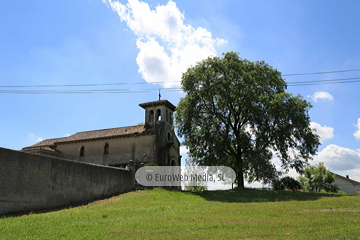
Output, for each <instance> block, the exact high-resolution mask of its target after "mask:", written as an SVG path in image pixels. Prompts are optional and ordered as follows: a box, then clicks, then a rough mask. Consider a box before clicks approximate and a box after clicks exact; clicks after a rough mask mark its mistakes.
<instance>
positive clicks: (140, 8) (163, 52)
mask: <svg viewBox="0 0 360 240" xmlns="http://www.w3.org/2000/svg"><path fill="white" fill-rule="evenodd" d="M102 1H103V2H104V3H107V4H108V5H109V6H110V7H111V9H112V10H113V11H115V12H116V13H117V14H118V15H119V17H120V20H121V21H124V22H125V23H126V24H127V26H128V27H129V28H130V29H131V30H132V31H133V32H134V34H135V35H136V36H137V41H136V45H137V47H138V49H139V54H138V56H137V58H136V62H137V64H138V66H139V72H140V73H141V75H142V77H143V79H145V81H147V82H150V83H151V82H165V84H164V86H165V87H171V86H179V85H180V82H174V81H180V80H181V76H182V73H183V72H185V71H186V70H187V68H189V67H190V66H191V65H194V64H196V63H197V62H198V61H201V60H202V59H205V58H207V57H209V56H216V50H215V47H216V46H219V45H221V44H224V43H227V41H226V40H224V39H219V38H213V37H212V34H211V32H209V31H208V30H207V29H205V28H202V27H198V28H194V27H192V26H191V25H188V24H185V23H184V20H185V16H184V14H183V13H182V12H180V10H179V9H178V8H177V6H176V3H175V2H173V1H171V0H170V1H169V2H168V3H167V4H166V5H158V6H157V7H155V9H151V8H150V6H149V4H147V3H145V2H141V1H139V0H128V2H127V3H126V4H122V3H120V2H116V1H113V0H102Z"/></svg>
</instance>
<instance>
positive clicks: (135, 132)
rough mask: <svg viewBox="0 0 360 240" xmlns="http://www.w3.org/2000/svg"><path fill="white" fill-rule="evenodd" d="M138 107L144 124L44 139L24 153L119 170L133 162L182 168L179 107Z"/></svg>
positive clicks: (165, 103)
mask: <svg viewBox="0 0 360 240" xmlns="http://www.w3.org/2000/svg"><path fill="white" fill-rule="evenodd" d="M139 106H140V107H142V108H143V109H144V110H145V124H143V125H135V126H128V127H118V128H109V129H101V130H93V131H85V132H77V133H75V134H73V135H71V136H68V137H62V138H53V139H46V140H43V141H41V142H39V143H36V144H34V145H31V146H29V147H24V148H23V149H22V150H21V151H23V152H28V153H35V154H40V155H46V156H53V157H60V158H64V159H70V160H75V161H79V162H85V163H93V164H100V165H105V166H112V167H120V168H124V167H125V166H127V164H128V163H129V161H130V160H133V162H134V163H136V164H141V163H144V164H146V163H155V164H157V165H159V166H180V165H181V156H180V142H179V140H178V138H177V137H176V135H175V132H174V127H173V113H174V112H175V110H176V107H175V106H174V105H173V104H172V103H170V102H169V101H167V100H158V101H152V102H146V103H141V104H139Z"/></svg>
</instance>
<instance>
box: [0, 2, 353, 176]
mask: <svg viewBox="0 0 360 240" xmlns="http://www.w3.org/2000/svg"><path fill="white" fill-rule="evenodd" d="M359 10H360V2H358V1H346V2H339V1H326V2H325V1H297V2H294V1H291V2H289V1H237V0H228V1H216V2H215V1H205V0H197V1H187V0H182V1H173V2H168V1H153V0H152V1H146V2H140V1H138V0H131V1H129V2H127V1H121V2H114V1H105V0H104V1H101V0H92V1H90V0H78V1H70V0H63V1H45V0H35V1H22V2H19V1H16V2H14V1H7V2H6V3H3V4H2V6H1V8H0V27H1V29H0V42H1V44H0V59H1V64H0V85H1V87H0V108H1V118H0V146H1V147H5V148H10V149H16V150H18V149H21V148H22V147H25V146H28V145H31V144H34V143H36V142H37V141H39V140H41V139H47V138H55V137H63V136H66V135H67V134H73V133H76V132H79V131H86V130H95V129H104V128H112V127H121V126H129V125H135V124H138V123H140V122H143V121H144V120H143V119H144V112H143V109H142V108H140V107H139V106H138V104H139V103H142V102H147V101H153V100H156V99H157V97H158V96H157V95H158V93H157V91H156V89H158V88H159V87H160V88H171V87H172V88H174V87H175V88H176V87H179V86H178V85H177V83H176V82H174V81H179V80H180V77H181V72H183V71H184V70H186V68H187V67H189V66H190V65H193V64H195V63H196V61H200V60H201V59H203V58H205V57H207V56H210V55H217V56H220V55H221V53H223V52H227V51H236V52H239V53H240V56H241V57H242V58H246V59H249V60H251V61H259V60H264V61H265V62H267V63H268V64H270V65H271V66H273V67H274V68H277V69H278V70H279V71H280V72H282V73H283V74H291V73H312V72H323V71H326V72H327V71H336V70H349V69H360V51H359V50H360V45H359V42H360V32H359V31H358V29H360V26H359V25H360V17H359V14H358V13H359ZM356 77H360V71H352V72H343V73H328V74H319V75H301V76H287V77H284V78H285V79H286V80H287V81H288V82H289V83H291V82H295V81H312V80H326V79H342V78H356ZM156 81H158V82H165V84H151V82H156ZM119 82H123V83H148V84H127V85H117V86H95V87H85V86H82V87H77V88H75V87H57V88H54V87H52V88H49V87H47V88H45V87H44V88H5V87H4V86H34V85H67V84H106V83H119ZM111 88H114V89H121V88H126V89H135V90H138V89H154V90H153V91H150V92H141V93H134V92H133V93H107V94H106V93H105V94H104V93H91V94H14V93H12V94H10V93H4V90H47V91H48V90H91V89H111ZM359 88H360V83H346V84H345V83H344V84H327V85H325V84H324V85H310V86H289V88H288V90H289V91H290V92H291V93H293V94H301V95H302V96H303V97H304V98H305V99H306V100H308V101H310V102H311V103H312V104H313V106H314V107H313V108H312V109H311V111H310V116H311V121H312V126H313V127H314V128H316V129H317V130H318V133H319V134H320V135H321V137H322V145H321V147H320V148H319V154H318V156H317V157H315V160H314V162H313V163H317V162H320V161H324V162H325V165H326V166H327V167H328V168H330V170H332V171H334V172H336V173H339V174H348V175H350V177H351V178H353V179H356V180H358V181H360V150H359V149H360V147H359V142H360V131H358V130H359V128H360V120H359V119H360V111H359V108H360V104H359V102H360V101H359V100H360V97H359V95H358V89H359ZM183 96H184V94H183V93H181V92H172V91H169V90H163V91H162V99H168V100H169V101H171V102H172V103H174V104H177V103H178V102H179V100H180V98H181V97H183ZM274 161H275V162H276V160H274ZM290 174H292V173H290Z"/></svg>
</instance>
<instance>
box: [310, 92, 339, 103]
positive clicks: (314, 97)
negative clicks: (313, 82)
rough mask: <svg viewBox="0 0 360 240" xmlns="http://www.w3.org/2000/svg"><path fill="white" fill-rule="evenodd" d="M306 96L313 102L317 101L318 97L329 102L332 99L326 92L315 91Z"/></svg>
mask: <svg viewBox="0 0 360 240" xmlns="http://www.w3.org/2000/svg"><path fill="white" fill-rule="evenodd" d="M308 97H311V98H312V100H313V101H314V102H317V101H318V100H319V99H322V100H327V101H329V102H332V101H334V97H333V95H331V94H330V93H328V92H315V93H314V94H313V95H311V96H310V95H309V96H308Z"/></svg>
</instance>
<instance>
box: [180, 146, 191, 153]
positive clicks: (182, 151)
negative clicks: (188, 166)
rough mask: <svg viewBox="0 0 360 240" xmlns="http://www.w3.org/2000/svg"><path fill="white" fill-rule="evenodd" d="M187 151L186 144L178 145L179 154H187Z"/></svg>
mask: <svg viewBox="0 0 360 240" xmlns="http://www.w3.org/2000/svg"><path fill="white" fill-rule="evenodd" d="M188 152H189V149H188V148H187V147H186V146H181V147H180V154H187V153H188Z"/></svg>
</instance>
